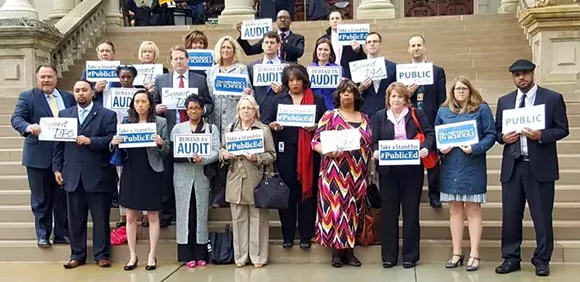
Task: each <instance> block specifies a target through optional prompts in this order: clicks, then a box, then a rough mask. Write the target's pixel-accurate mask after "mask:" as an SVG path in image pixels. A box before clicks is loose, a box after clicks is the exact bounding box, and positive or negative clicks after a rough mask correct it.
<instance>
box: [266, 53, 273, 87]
mask: <svg viewBox="0 0 580 282" xmlns="http://www.w3.org/2000/svg"><path fill="white" fill-rule="evenodd" d="M266 64H268V65H272V64H274V62H272V61H268V62H267V63H266ZM270 89H271V88H270V86H266V95H267V94H268V92H270Z"/></svg>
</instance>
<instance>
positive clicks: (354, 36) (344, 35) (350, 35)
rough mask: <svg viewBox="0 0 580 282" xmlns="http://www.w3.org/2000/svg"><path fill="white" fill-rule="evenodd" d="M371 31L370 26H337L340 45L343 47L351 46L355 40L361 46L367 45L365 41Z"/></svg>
mask: <svg viewBox="0 0 580 282" xmlns="http://www.w3.org/2000/svg"><path fill="white" fill-rule="evenodd" d="M370 31H371V25H370V24H339V25H337V26H336V33H337V34H338V43H339V44H340V45H343V46H344V45H348V46H350V44H351V42H352V41H353V40H355V41H356V42H358V43H360V44H365V40H366V38H367V35H368V34H369V32H370Z"/></svg>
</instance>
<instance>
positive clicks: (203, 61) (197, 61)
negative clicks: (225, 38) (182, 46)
mask: <svg viewBox="0 0 580 282" xmlns="http://www.w3.org/2000/svg"><path fill="white" fill-rule="evenodd" d="M187 54H188V56H189V62H188V63H187V66H188V67H189V69H190V70H206V69H209V68H211V67H212V66H213V51H212V50H195V49H191V50H187Z"/></svg>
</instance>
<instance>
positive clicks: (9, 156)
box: [0, 148, 22, 163]
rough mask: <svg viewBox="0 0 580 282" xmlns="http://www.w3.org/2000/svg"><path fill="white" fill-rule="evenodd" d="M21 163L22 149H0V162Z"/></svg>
mask: <svg viewBox="0 0 580 282" xmlns="http://www.w3.org/2000/svg"><path fill="white" fill-rule="evenodd" d="M4 161H15V162H19V163H20V161H22V148H10V149H0V162H4Z"/></svg>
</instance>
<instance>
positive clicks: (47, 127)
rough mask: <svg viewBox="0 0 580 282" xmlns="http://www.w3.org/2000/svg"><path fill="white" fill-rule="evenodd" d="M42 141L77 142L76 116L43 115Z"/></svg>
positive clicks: (41, 122)
mask: <svg viewBox="0 0 580 282" xmlns="http://www.w3.org/2000/svg"><path fill="white" fill-rule="evenodd" d="M38 124H39V126H40V135H38V140H40V141H66V142H75V141H76V139H77V130H78V121H77V119H76V118H49V117H41V118H40V122H39V123H38Z"/></svg>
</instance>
